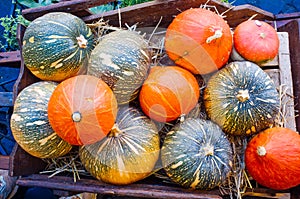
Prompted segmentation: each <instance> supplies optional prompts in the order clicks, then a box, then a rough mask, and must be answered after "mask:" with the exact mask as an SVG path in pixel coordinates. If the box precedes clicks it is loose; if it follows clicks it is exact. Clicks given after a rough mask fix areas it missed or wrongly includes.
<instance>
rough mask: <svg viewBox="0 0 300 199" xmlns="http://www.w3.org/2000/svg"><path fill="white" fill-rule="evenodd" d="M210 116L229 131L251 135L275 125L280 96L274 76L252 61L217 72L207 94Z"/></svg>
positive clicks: (206, 105)
mask: <svg viewBox="0 0 300 199" xmlns="http://www.w3.org/2000/svg"><path fill="white" fill-rule="evenodd" d="M203 95H204V96H203V99H204V106H205V110H206V112H207V115H208V117H209V118H210V119H211V120H212V121H214V122H216V123H217V124H218V125H219V126H220V127H221V128H222V129H223V131H224V132H225V133H228V134H232V135H242V136H245V135H246V136H247V135H251V134H254V133H257V132H260V131H261V130H263V129H266V128H269V127H270V126H272V125H274V123H275V119H276V117H277V114H278V113H279V108H280V106H279V105H280V103H279V101H280V97H279V94H278V92H277V90H276V87H275V85H274V83H273V81H272V80H271V78H270V77H269V76H268V75H267V73H266V72H264V71H263V70H262V69H261V68H260V67H259V66H258V65H256V64H254V63H252V62H249V61H240V62H238V61H236V62H231V63H230V64H228V65H227V66H225V67H224V68H223V69H221V70H220V71H218V72H217V73H215V74H214V75H213V76H212V77H211V78H210V79H209V80H208V83H207V87H206V88H205V90H204V94H203Z"/></svg>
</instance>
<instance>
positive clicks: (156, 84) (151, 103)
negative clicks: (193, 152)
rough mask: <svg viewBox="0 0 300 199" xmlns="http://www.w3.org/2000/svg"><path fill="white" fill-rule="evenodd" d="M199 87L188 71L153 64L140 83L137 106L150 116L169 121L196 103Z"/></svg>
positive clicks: (190, 108)
mask: <svg viewBox="0 0 300 199" xmlns="http://www.w3.org/2000/svg"><path fill="white" fill-rule="evenodd" d="M199 90H200V89H199V85H198V82H197V80H196V78H195V77H194V75H193V74H192V73H190V72H189V71H187V70H185V69H183V68H180V67H177V66H166V67H160V66H155V67H153V68H152V69H151V70H150V73H149V76H148V77H147V79H146V81H145V82H144V84H143V85H142V88H141V91H140V95H139V101H140V106H141V108H142V110H143V112H144V113H145V114H146V115H147V116H149V117H150V118H151V119H154V120H156V121H159V122H169V121H172V120H175V119H177V118H178V117H179V116H181V115H182V114H187V113H189V111H191V110H192V109H193V108H194V107H195V106H196V104H197V102H198V99H199V96H200V91H199Z"/></svg>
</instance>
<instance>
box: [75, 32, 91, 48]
mask: <svg viewBox="0 0 300 199" xmlns="http://www.w3.org/2000/svg"><path fill="white" fill-rule="evenodd" d="M76 39H77V43H78V45H79V47H80V48H86V47H87V43H88V41H87V40H86V39H85V38H84V36H83V35H80V36H79V37H76Z"/></svg>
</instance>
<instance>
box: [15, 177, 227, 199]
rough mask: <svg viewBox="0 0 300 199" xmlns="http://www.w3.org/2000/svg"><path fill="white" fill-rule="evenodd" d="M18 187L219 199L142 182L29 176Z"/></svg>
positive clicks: (213, 194)
mask: <svg viewBox="0 0 300 199" xmlns="http://www.w3.org/2000/svg"><path fill="white" fill-rule="evenodd" d="M17 184H18V185H20V186H41V185H43V187H47V188H50V189H64V190H69V191H77V192H90V193H100V194H105V195H116V196H127V197H137V198H164V199H185V198H186V199H187V198H188V199H196V198H197V199H208V198H211V199H221V198H222V197H221V196H220V195H219V191H218V190H212V191H202V190H189V189H184V188H181V187H178V186H169V185H162V184H160V185H158V184H156V185H155V184H147V183H143V182H139V183H134V184H130V185H126V186H117V185H110V184H106V183H103V182H101V181H99V180H94V179H84V180H79V181H77V182H76V183H74V182H73V178H70V177H63V176H54V177H52V178H48V176H45V175H31V176H28V177H23V178H21V179H19V180H18V181H17Z"/></svg>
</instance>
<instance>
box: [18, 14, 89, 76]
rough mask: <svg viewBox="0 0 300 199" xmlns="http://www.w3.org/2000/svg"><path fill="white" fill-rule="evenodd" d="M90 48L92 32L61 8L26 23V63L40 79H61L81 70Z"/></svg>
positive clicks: (23, 52)
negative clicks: (61, 10)
mask: <svg viewBox="0 0 300 199" xmlns="http://www.w3.org/2000/svg"><path fill="white" fill-rule="evenodd" d="M93 48H94V35H93V34H92V31H91V29H90V28H89V27H88V26H87V25H86V24H85V23H84V21H82V20H81V19H80V18H78V17H76V16H74V15H72V14H69V13H64V12H53V13H48V14H45V15H43V16H41V17H39V18H37V19H35V20H34V21H32V22H31V23H30V25H29V26H28V27H27V28H26V30H25V33H24V38H23V46H22V55H23V58H24V62H25V65H26V67H27V68H28V69H29V70H30V71H31V72H32V73H33V74H34V75H35V76H37V77H38V78H40V79H42V80H52V81H63V80H65V79H67V78H69V77H72V76H75V75H77V74H78V73H81V72H82V73H83V72H84V71H85V70H86V67H87V64H88V58H89V55H90V53H91V51H92V49H93Z"/></svg>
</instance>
